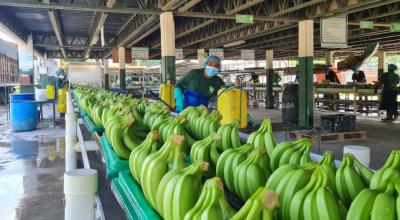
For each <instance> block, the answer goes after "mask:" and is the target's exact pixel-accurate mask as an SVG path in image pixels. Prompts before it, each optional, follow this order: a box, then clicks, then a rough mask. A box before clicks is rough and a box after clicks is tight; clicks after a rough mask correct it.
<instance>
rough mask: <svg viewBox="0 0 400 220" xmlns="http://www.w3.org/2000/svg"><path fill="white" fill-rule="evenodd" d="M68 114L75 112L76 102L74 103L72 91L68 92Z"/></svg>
mask: <svg viewBox="0 0 400 220" xmlns="http://www.w3.org/2000/svg"><path fill="white" fill-rule="evenodd" d="M66 104H67V112H66V113H67V114H73V113H74V104H73V103H72V98H71V92H67V100H66Z"/></svg>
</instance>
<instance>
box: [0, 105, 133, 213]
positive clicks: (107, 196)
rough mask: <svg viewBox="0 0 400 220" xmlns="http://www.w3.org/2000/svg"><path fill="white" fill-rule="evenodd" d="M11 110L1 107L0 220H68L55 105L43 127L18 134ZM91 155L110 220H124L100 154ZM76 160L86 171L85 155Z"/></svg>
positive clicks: (60, 127) (48, 108) (61, 130)
mask: <svg viewBox="0 0 400 220" xmlns="http://www.w3.org/2000/svg"><path fill="white" fill-rule="evenodd" d="M6 112H7V111H6V109H5V108H4V106H0V219H1V220H3V219H4V220H12V219H16V220H60V219H64V202H63V200H64V189H63V183H64V180H63V177H64V172H65V160H64V155H65V144H64V143H65V138H64V136H65V129H64V125H63V124H61V125H57V126H56V127H54V126H53V122H52V119H51V118H52V112H51V106H46V107H45V108H44V117H45V119H46V120H45V121H44V123H43V124H39V125H38V129H36V130H34V131H29V132H18V133H15V132H13V131H12V130H11V125H10V124H9V121H8V120H7V116H6V115H7V114H6ZM57 117H59V116H57ZM81 130H82V132H83V137H84V140H85V141H86V140H90V139H91V135H90V134H89V133H88V131H87V130H86V128H85V126H81ZM88 156H89V158H90V165H91V167H92V168H94V169H96V170H98V176H99V190H98V191H99V193H98V194H99V195H100V200H101V202H102V207H103V211H104V214H105V216H106V219H125V214H124V212H123V211H122V209H121V207H120V206H119V204H118V203H117V201H116V199H115V197H114V195H113V194H112V192H111V186H110V185H111V183H110V181H107V180H106V172H105V165H104V163H103V162H102V158H101V154H100V152H98V151H96V152H94V151H93V152H88ZM77 160H78V168H82V167H83V163H82V159H81V155H80V154H77Z"/></svg>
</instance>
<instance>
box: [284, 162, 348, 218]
mask: <svg viewBox="0 0 400 220" xmlns="http://www.w3.org/2000/svg"><path fill="white" fill-rule="evenodd" d="M328 182H329V177H328V175H327V174H326V173H325V172H324V169H323V168H322V166H321V165H317V167H316V168H315V170H314V171H313V173H312V175H311V178H310V180H309V181H308V183H307V184H306V185H305V186H304V187H303V188H302V189H300V190H299V191H297V192H296V193H295V194H294V196H293V197H292V200H291V202H290V211H289V215H288V216H289V219H311V220H313V219H329V220H330V219H335V220H336V219H337V220H339V219H342V218H345V214H342V211H341V204H340V201H339V200H338V199H337V198H336V197H335V195H334V194H333V193H332V191H331V190H330V189H329V187H328ZM344 213H345V211H344ZM284 214H285V212H284ZM342 215H343V216H342ZM286 216H287V214H286V215H285V218H286Z"/></svg>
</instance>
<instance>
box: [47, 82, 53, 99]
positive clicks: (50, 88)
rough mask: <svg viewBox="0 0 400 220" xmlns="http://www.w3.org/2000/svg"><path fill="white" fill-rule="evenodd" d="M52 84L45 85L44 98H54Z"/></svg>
mask: <svg viewBox="0 0 400 220" xmlns="http://www.w3.org/2000/svg"><path fill="white" fill-rule="evenodd" d="M54 95H55V92H54V86H53V85H47V86H46V98H47V99H54Z"/></svg>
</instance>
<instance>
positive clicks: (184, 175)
mask: <svg viewBox="0 0 400 220" xmlns="http://www.w3.org/2000/svg"><path fill="white" fill-rule="evenodd" d="M207 169H208V164H207V163H206V162H203V161H201V162H195V163H193V164H192V165H190V166H188V167H186V168H184V169H181V170H177V171H170V172H169V173H171V172H173V174H170V175H169V173H167V175H165V176H164V178H163V179H162V180H161V183H160V187H159V188H158V190H157V200H156V204H155V205H156V207H157V208H156V209H157V210H159V211H161V212H160V214H161V215H162V216H163V217H164V219H165V220H183V219H184V216H185V215H186V213H187V212H188V211H189V210H190V209H192V208H193V207H194V205H195V204H196V201H197V199H198V198H199V195H200V191H201V187H202V184H201V177H202V174H203V172H204V171H206V170H207ZM165 179H166V180H165Z"/></svg>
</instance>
